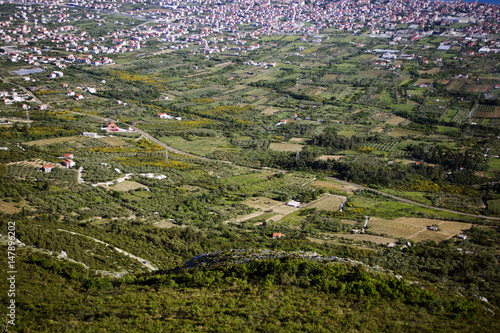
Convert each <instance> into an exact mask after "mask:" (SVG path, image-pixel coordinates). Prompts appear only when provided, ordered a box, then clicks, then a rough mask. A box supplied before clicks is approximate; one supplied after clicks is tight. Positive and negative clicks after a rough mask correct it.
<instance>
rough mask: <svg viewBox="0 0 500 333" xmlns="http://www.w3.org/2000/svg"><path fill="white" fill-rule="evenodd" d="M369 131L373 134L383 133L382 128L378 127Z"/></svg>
mask: <svg viewBox="0 0 500 333" xmlns="http://www.w3.org/2000/svg"><path fill="white" fill-rule="evenodd" d="M371 131H372V132H374V133H382V132H383V131H384V128H383V127H380V126H378V127H375V128H374V129H372V130H371Z"/></svg>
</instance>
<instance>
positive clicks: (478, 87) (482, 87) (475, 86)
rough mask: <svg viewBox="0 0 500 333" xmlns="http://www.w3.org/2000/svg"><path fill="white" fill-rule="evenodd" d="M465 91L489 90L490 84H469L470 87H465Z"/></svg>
mask: <svg viewBox="0 0 500 333" xmlns="http://www.w3.org/2000/svg"><path fill="white" fill-rule="evenodd" d="M467 91H473V92H482V93H485V92H489V91H491V86H490V85H481V84H473V85H472V86H470V88H468V89H467Z"/></svg>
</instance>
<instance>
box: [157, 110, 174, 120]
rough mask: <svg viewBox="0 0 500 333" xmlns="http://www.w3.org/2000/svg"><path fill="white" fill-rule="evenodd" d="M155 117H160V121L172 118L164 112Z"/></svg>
mask: <svg viewBox="0 0 500 333" xmlns="http://www.w3.org/2000/svg"><path fill="white" fill-rule="evenodd" d="M156 116H157V117H160V118H162V119H172V116H171V115H169V114H166V113H164V112H162V113H158V114H156Z"/></svg>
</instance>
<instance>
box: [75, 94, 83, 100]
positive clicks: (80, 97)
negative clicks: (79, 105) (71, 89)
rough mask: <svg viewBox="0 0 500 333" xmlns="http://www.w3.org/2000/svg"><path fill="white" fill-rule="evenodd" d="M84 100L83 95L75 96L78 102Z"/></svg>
mask: <svg viewBox="0 0 500 333" xmlns="http://www.w3.org/2000/svg"><path fill="white" fill-rule="evenodd" d="M82 99H83V95H82V94H78V95H76V96H75V100H76V101H79V100H82Z"/></svg>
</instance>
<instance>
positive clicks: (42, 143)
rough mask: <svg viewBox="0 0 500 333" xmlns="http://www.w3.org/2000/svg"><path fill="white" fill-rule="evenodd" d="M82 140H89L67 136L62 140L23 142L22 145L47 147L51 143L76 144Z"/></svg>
mask: <svg viewBox="0 0 500 333" xmlns="http://www.w3.org/2000/svg"><path fill="white" fill-rule="evenodd" d="M83 140H90V138H88V137H80V136H68V137H63V138H53V139H43V140H36V141H29V142H25V143H24V144H25V145H27V146H47V145H51V144H53V143H65V142H77V141H83Z"/></svg>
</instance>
